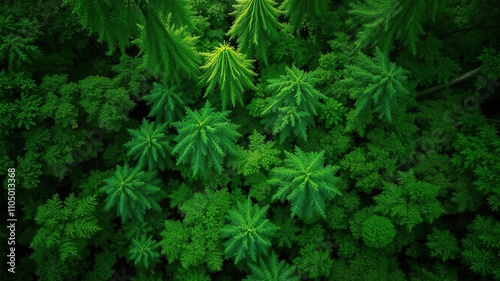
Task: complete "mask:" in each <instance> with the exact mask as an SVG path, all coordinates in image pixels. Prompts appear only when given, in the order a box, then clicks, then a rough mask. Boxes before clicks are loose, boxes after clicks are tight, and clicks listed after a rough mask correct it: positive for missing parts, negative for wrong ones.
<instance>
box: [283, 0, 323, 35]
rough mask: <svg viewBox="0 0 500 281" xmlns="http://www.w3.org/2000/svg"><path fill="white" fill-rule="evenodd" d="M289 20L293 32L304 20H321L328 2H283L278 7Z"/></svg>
mask: <svg viewBox="0 0 500 281" xmlns="http://www.w3.org/2000/svg"><path fill="white" fill-rule="evenodd" d="M280 8H281V9H282V10H283V11H284V13H285V15H286V16H287V17H288V18H289V24H290V25H291V27H292V29H293V30H297V29H298V28H299V27H300V25H301V24H302V23H303V22H304V21H305V20H312V19H321V18H322V17H323V16H324V15H325V13H326V12H327V9H328V0H309V1H301V0H285V1H283V3H281V7H280Z"/></svg>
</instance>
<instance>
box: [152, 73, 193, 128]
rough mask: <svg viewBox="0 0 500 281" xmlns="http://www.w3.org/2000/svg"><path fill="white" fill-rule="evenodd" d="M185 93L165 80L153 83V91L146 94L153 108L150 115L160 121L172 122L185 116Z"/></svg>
mask: <svg viewBox="0 0 500 281" xmlns="http://www.w3.org/2000/svg"><path fill="white" fill-rule="evenodd" d="M185 96H186V95H185V93H183V92H181V91H180V89H179V87H178V86H172V87H168V86H167V85H166V83H165V82H162V83H156V82H154V83H153V89H152V90H151V92H150V93H149V94H148V95H146V96H144V99H145V100H146V101H147V104H148V106H149V107H150V108H151V111H150V112H149V115H148V116H149V117H156V121H157V122H160V123H172V122H175V121H178V120H180V119H181V118H182V117H183V116H184V111H185V107H186V103H187V102H189V100H187V99H186V97H185Z"/></svg>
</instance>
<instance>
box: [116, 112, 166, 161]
mask: <svg viewBox="0 0 500 281" xmlns="http://www.w3.org/2000/svg"><path fill="white" fill-rule="evenodd" d="M166 131H167V124H163V125H157V124H156V123H155V122H151V123H150V122H148V121H147V120H146V119H144V120H143V121H142V125H141V127H140V128H139V129H135V130H134V129H128V132H129V133H130V135H131V136H132V139H131V140H130V141H129V142H127V143H126V144H124V147H125V148H127V149H128V152H127V155H128V156H131V157H133V159H134V160H137V161H138V165H137V168H138V169H141V168H143V167H146V168H147V169H148V170H153V169H154V168H159V169H161V170H163V169H165V164H166V161H167V160H168V153H169V152H170V150H171V147H170V145H169V142H168V139H167V136H166V135H165V133H166Z"/></svg>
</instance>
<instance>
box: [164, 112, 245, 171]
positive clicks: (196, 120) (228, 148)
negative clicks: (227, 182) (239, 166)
mask: <svg viewBox="0 0 500 281" xmlns="http://www.w3.org/2000/svg"><path fill="white" fill-rule="evenodd" d="M228 114H229V111H223V112H216V111H215V110H214V108H212V107H211V106H210V103H209V102H206V103H205V106H204V107H203V108H202V109H200V110H197V111H192V110H190V109H187V114H186V116H185V117H184V119H183V120H182V121H179V122H175V123H174V126H175V128H176V129H177V131H178V133H179V134H178V135H177V136H176V137H175V139H174V140H175V141H176V142H177V145H176V146H175V147H174V150H173V151H172V154H174V155H177V156H178V158H177V164H181V163H188V162H189V164H190V165H191V168H192V170H193V177H196V176H197V175H199V174H200V175H201V176H202V177H204V178H208V177H209V176H210V173H211V170H212V169H215V171H216V172H217V173H222V171H223V166H222V163H223V159H224V157H225V156H227V155H235V154H236V148H237V146H236V143H235V142H236V140H237V138H239V137H240V136H241V135H240V134H239V133H238V131H237V129H238V125H235V124H231V123H230V120H229V119H228V118H227V116H228Z"/></svg>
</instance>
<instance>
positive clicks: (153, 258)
mask: <svg viewBox="0 0 500 281" xmlns="http://www.w3.org/2000/svg"><path fill="white" fill-rule="evenodd" d="M159 246H160V245H159V244H158V242H156V241H155V240H153V238H152V237H151V236H148V237H146V235H144V234H143V235H141V237H140V239H132V244H131V245H130V259H132V260H134V264H135V265H137V266H139V267H143V268H146V269H148V268H151V267H154V264H155V263H156V262H158V261H159V260H160V253H159V252H158V247H159Z"/></svg>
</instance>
